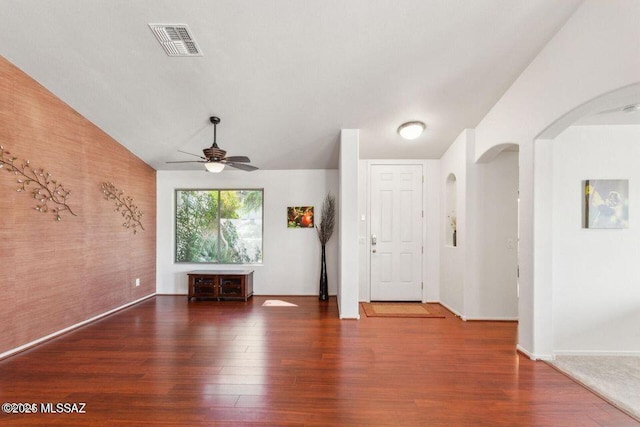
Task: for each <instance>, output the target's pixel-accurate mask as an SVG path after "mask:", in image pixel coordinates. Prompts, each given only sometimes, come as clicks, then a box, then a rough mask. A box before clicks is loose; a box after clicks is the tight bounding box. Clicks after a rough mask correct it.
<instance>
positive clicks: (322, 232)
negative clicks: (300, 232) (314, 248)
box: [316, 194, 336, 245]
mask: <svg viewBox="0 0 640 427" xmlns="http://www.w3.org/2000/svg"><path fill="white" fill-rule="evenodd" d="M335 225H336V198H335V197H334V196H333V195H332V194H327V196H326V197H325V199H324V203H322V218H321V219H320V226H316V230H317V231H318V239H320V243H321V244H322V245H326V244H327V242H328V241H329V239H330V238H331V235H332V234H333V229H334V228H335Z"/></svg>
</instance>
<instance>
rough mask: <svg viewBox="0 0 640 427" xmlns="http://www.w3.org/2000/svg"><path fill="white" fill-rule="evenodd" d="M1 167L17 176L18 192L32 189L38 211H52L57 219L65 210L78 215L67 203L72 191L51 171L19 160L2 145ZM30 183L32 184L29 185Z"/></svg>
mask: <svg viewBox="0 0 640 427" xmlns="http://www.w3.org/2000/svg"><path fill="white" fill-rule="evenodd" d="M0 168H4V169H5V170H6V171H7V172H9V173H13V174H14V175H15V176H16V177H17V178H16V180H17V182H18V190H17V191H18V192H25V193H26V192H28V191H31V195H32V196H33V198H34V199H36V203H37V205H36V207H35V210H37V211H38V212H43V213H45V212H52V213H53V214H54V215H55V216H56V221H60V220H61V219H62V217H61V216H60V214H61V213H63V212H65V211H66V212H69V213H70V214H71V215H73V216H77V215H76V214H75V213H74V212H73V211H72V210H71V208H70V207H69V205H68V204H67V197H69V194H71V191H69V190H65V189H64V187H62V184H60V183H59V182H58V181H56V180H55V179H52V178H51V174H50V173H49V172H45V171H44V169H42V168H40V169H36V168H33V167H32V166H31V163H30V162H29V160H24V161H19V160H18V158H17V157H12V156H11V153H9V152H8V151H5V150H4V147H3V146H2V145H0ZM32 184H33V185H32ZM30 185H32V186H31V187H29V186H30Z"/></svg>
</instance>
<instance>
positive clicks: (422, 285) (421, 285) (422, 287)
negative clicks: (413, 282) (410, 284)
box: [420, 282, 424, 291]
mask: <svg viewBox="0 0 640 427" xmlns="http://www.w3.org/2000/svg"><path fill="white" fill-rule="evenodd" d="M420 289H422V290H423V291H424V282H420Z"/></svg>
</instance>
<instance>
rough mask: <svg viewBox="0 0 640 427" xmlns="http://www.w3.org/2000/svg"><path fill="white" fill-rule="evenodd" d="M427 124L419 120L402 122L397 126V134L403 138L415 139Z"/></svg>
mask: <svg viewBox="0 0 640 427" xmlns="http://www.w3.org/2000/svg"><path fill="white" fill-rule="evenodd" d="M426 127H427V126H426V125H425V124H424V123H422V122H419V121H413V122H407V123H403V124H401V125H400V127H398V134H399V135H400V136H401V137H403V138H404V139H416V138H417V137H419V136H420V135H422V132H424V130H425V128H426Z"/></svg>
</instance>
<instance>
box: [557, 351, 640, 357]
mask: <svg viewBox="0 0 640 427" xmlns="http://www.w3.org/2000/svg"><path fill="white" fill-rule="evenodd" d="M553 356H554V358H555V356H633V357H638V356H640V351H599V350H595V351H594V350H579V351H571V350H560V351H554V352H553Z"/></svg>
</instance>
